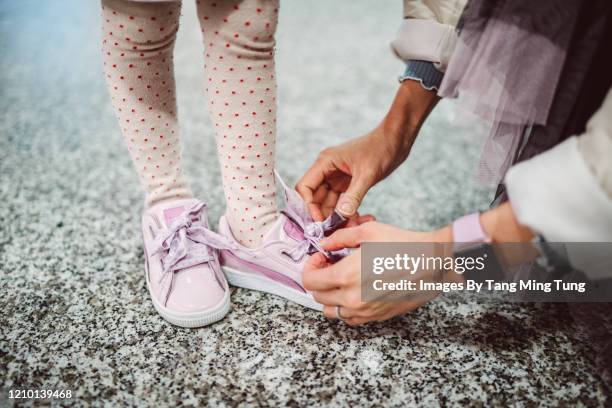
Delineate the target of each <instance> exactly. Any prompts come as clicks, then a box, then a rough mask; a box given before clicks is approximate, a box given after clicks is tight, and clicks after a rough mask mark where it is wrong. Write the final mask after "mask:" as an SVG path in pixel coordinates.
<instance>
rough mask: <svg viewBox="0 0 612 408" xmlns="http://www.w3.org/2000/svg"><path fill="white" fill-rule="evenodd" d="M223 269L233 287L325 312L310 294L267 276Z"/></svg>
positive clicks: (225, 267) (227, 268) (226, 267)
mask: <svg viewBox="0 0 612 408" xmlns="http://www.w3.org/2000/svg"><path fill="white" fill-rule="evenodd" d="M222 269H223V272H225V276H226V277H227V281H228V282H229V283H230V285H232V286H238V287H240V288H245V289H251V290H257V291H260V292H266V293H271V294H273V295H276V296H280V297H282V298H285V299H287V300H290V301H292V302H295V303H297V304H299V305H302V306H304V307H308V308H310V309H314V310H318V311H322V310H323V305H321V304H319V303H317V302H315V300H314V299H313V298H312V297H311V296H309V295H308V294H306V293H302V292H300V291H298V290H295V289H292V288H290V287H288V286H285V285H283V284H280V283H278V282H276V281H274V280H272V279H269V278H267V277H265V276H262V275H257V274H254V273H251V272H241V271H238V270H236V269H234V268H230V267H228V266H223V267H222Z"/></svg>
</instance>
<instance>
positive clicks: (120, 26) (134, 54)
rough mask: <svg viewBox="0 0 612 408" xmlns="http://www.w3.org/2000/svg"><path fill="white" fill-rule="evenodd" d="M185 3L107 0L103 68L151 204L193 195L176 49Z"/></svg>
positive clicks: (148, 203) (103, 8) (103, 27)
mask: <svg viewBox="0 0 612 408" xmlns="http://www.w3.org/2000/svg"><path fill="white" fill-rule="evenodd" d="M179 17H180V2H165V3H139V2H132V1H126V0H102V50H103V57H104V72H105V75H106V82H107V85H108V90H109V92H110V95H111V99H112V102H113V106H114V107H115V113H116V115H117V118H118V119H119V124H120V127H121V131H122V133H123V136H124V137H125V140H126V142H127V146H128V150H129V151H130V155H131V156H132V160H133V162H134V165H135V166H136V170H137V171H138V174H139V176H140V181H141V184H142V186H143V188H144V190H145V191H146V193H147V198H146V204H147V205H148V206H150V205H152V204H154V203H157V202H160V201H163V200H167V199H174V198H188V197H191V191H190V189H189V186H188V184H187V183H186V181H185V179H184V176H183V171H182V166H181V157H180V148H179V138H178V125H177V113H176V97H175V84H174V68H173V58H172V51H173V48H174V41H175V38H176V33H177V30H178V26H179Z"/></svg>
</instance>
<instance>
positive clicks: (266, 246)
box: [219, 175, 346, 310]
mask: <svg viewBox="0 0 612 408" xmlns="http://www.w3.org/2000/svg"><path fill="white" fill-rule="evenodd" d="M277 177H278V175H277ZM278 179H279V181H280V182H281V184H283V186H284V188H285V198H286V203H285V204H286V209H285V210H284V211H283V212H282V213H281V214H279V217H278V219H277V220H276V221H275V222H274V223H273V224H272V226H271V227H270V229H269V230H268V231H267V232H266V234H264V237H263V239H262V243H261V245H260V246H259V247H257V248H247V247H245V246H242V245H241V244H240V243H239V242H238V241H237V240H236V238H235V237H234V235H233V234H232V231H231V228H230V225H229V224H228V222H227V219H226V218H225V217H221V219H220V221H219V233H220V234H221V235H223V236H224V237H225V238H227V239H228V240H229V241H230V242H231V244H230V245H227V248H223V249H221V251H220V254H221V265H222V266H223V271H224V272H225V275H226V276H227V279H228V281H229V283H230V284H232V285H234V286H238V287H242V288H246V289H252V290H258V291H262V292H268V293H271V294H274V295H277V296H281V297H284V298H285V299H288V300H291V301H293V302H296V303H298V304H300V305H302V306H305V307H309V308H311V309H315V310H322V309H323V306H322V305H321V304H319V303H317V302H316V301H315V300H314V298H313V297H312V294H311V293H310V292H309V291H307V290H306V289H304V286H303V285H302V271H303V269H304V264H305V263H306V261H307V259H308V256H309V255H311V254H313V253H315V252H323V253H325V255H326V256H327V257H328V258H331V259H336V258H339V257H342V256H344V255H346V252H344V251H337V252H334V253H329V252H325V251H323V250H322V248H321V247H320V245H319V241H320V240H321V239H322V238H323V237H324V236H325V235H327V234H329V233H331V232H333V231H334V230H335V229H337V228H339V227H340V226H342V225H343V224H344V222H345V219H344V218H343V217H342V216H341V215H339V214H337V213H334V214H333V215H332V216H331V217H330V218H328V219H327V220H325V221H324V222H314V221H313V220H312V218H311V217H310V215H309V213H308V211H307V209H306V205H305V204H304V202H303V200H302V198H301V197H300V196H299V195H298V194H297V192H296V191H295V190H293V189H290V188H288V187H287V186H286V185H285V183H283V181H282V179H280V177H278Z"/></svg>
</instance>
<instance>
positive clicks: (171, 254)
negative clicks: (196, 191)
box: [142, 199, 230, 327]
mask: <svg viewBox="0 0 612 408" xmlns="http://www.w3.org/2000/svg"><path fill="white" fill-rule="evenodd" d="M142 235H143V239H144V251H145V273H146V279H147V288H148V289H149V294H150V295H151V300H152V301H153V306H154V307H155V309H156V310H157V312H158V313H159V314H160V315H161V316H162V317H163V318H164V319H166V320H167V321H169V322H170V323H172V324H175V325H177V326H182V327H199V326H206V325H209V324H211V323H214V322H216V321H218V320H221V319H222V318H223V317H224V316H225V315H226V314H227V312H228V311H229V308H230V291H229V287H228V284H227V281H226V279H225V276H224V275H223V272H222V271H221V267H220V265H219V258H218V251H217V250H218V249H219V248H225V247H227V244H228V241H227V240H226V239H224V237H222V236H220V235H219V234H217V233H215V232H213V231H211V230H210V229H209V228H208V221H207V220H206V209H205V205H204V203H202V202H200V201H197V200H194V199H188V200H177V201H172V202H170V203H161V204H158V205H155V206H153V207H151V208H149V209H147V210H146V211H145V212H144V214H143V216H142Z"/></svg>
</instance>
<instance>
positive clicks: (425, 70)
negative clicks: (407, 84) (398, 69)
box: [399, 60, 444, 91]
mask: <svg viewBox="0 0 612 408" xmlns="http://www.w3.org/2000/svg"><path fill="white" fill-rule="evenodd" d="M443 78H444V73H443V72H441V71H439V70H437V69H436V67H435V66H434V64H433V62H430V61H423V60H409V61H407V62H406V70H405V71H404V73H403V75H401V76H400V77H399V81H400V82H403V81H405V80H406V79H412V80H415V81H419V83H420V84H421V86H422V87H423V88H425V89H427V90H428V91H431V90H432V89H436V90H438V89H440V84H441V83H442V79H443Z"/></svg>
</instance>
